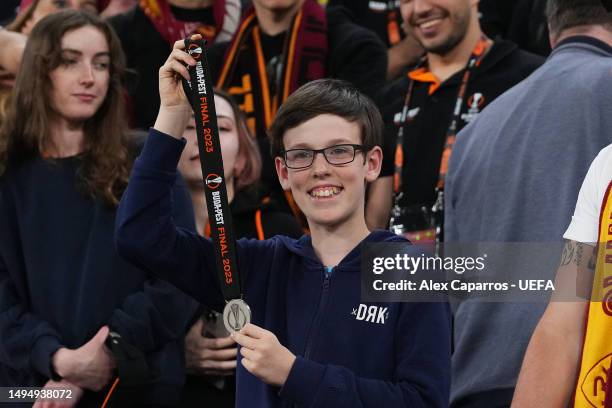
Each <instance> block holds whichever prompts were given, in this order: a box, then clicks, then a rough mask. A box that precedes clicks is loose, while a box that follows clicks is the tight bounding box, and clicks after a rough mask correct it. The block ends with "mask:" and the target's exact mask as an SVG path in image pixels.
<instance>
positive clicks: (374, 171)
mask: <svg viewBox="0 0 612 408" xmlns="http://www.w3.org/2000/svg"><path fill="white" fill-rule="evenodd" d="M382 159H383V152H382V149H381V148H380V146H374V147H373V148H372V149H371V150H370V151H369V152H368V153H367V154H366V162H365V163H364V166H366V181H368V182H372V181H374V180H376V179H377V178H378V175H379V174H380V169H381V167H382Z"/></svg>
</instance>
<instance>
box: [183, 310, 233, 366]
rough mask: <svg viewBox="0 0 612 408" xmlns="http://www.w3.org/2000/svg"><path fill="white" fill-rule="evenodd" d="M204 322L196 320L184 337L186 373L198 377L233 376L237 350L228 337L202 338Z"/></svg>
mask: <svg viewBox="0 0 612 408" xmlns="http://www.w3.org/2000/svg"><path fill="white" fill-rule="evenodd" d="M203 333H204V322H203V321H202V319H198V320H197V322H195V323H194V324H193V326H191V329H189V332H188V333H187V336H186V337H185V362H186V368H187V372H189V373H194V374H200V375H218V376H229V375H233V374H234V371H235V370H236V355H237V354H238V348H237V347H236V342H235V341H234V339H232V338H231V337H230V336H228V337H221V338H208V337H204V335H203Z"/></svg>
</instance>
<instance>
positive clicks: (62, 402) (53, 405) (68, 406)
mask: <svg viewBox="0 0 612 408" xmlns="http://www.w3.org/2000/svg"><path fill="white" fill-rule="evenodd" d="M43 388H44V389H45V390H61V391H65V390H70V391H72V393H71V394H70V396H69V397H66V396H65V398H64V399H58V400H40V399H39V400H36V402H35V403H34V405H32V408H72V407H76V406H77V404H78V403H79V400H80V399H81V397H82V396H83V393H84V392H85V391H84V390H83V389H82V388H81V387H79V386H77V385H74V384H71V383H69V382H68V381H66V380H61V381H53V380H49V381H47V383H46V384H45V386H44V387H43Z"/></svg>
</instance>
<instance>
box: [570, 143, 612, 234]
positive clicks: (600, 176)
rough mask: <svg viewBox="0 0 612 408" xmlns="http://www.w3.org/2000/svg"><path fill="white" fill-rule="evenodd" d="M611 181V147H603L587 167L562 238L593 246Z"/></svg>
mask: <svg viewBox="0 0 612 408" xmlns="http://www.w3.org/2000/svg"><path fill="white" fill-rule="evenodd" d="M610 180H612V145H608V146H606V147H604V148H603V149H602V150H601V151H600V152H599V154H598V155H597V157H596V158H595V160H593V163H591V167H589V171H588V172H587V175H586V177H585V178H584V181H583V182H582V187H580V193H579V194H578V202H576V210H574V216H573V217H572V222H571V223H570V225H569V227H568V228H567V230H566V231H565V234H564V235H563V238H565V239H570V240H572V241H576V242H582V243H585V244H592V245H595V244H596V243H597V241H598V238H599V213H600V212H601V204H602V201H603V199H604V195H605V194H606V189H607V188H608V184H610Z"/></svg>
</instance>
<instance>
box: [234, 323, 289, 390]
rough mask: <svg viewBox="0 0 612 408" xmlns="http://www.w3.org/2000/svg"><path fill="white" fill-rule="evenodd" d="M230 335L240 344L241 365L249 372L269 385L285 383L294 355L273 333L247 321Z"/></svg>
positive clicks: (279, 385)
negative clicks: (240, 328)
mask: <svg viewBox="0 0 612 408" xmlns="http://www.w3.org/2000/svg"><path fill="white" fill-rule="evenodd" d="M231 336H232V337H233V339H234V340H236V343H238V344H240V345H241V346H242V348H241V349H240V354H241V355H242V357H243V358H242V360H241V361H242V365H243V366H244V368H246V369H247V371H248V372H249V373H251V374H253V375H254V376H256V377H257V378H259V379H260V380H262V381H263V382H265V383H266V384H269V385H274V386H277V387H282V386H283V385H284V384H285V381H287V377H288V376H289V372H290V371H291V367H293V363H294V362H295V355H294V354H293V353H291V352H290V351H289V350H288V349H287V348H286V347H284V346H283V345H282V344H280V343H279V342H278V339H277V338H276V336H275V335H274V333H272V332H270V331H268V330H265V329H262V328H261V327H259V326H256V325H254V324H250V323H249V324H247V325H246V326H244V327H243V328H242V330H240V331H239V332H234V333H232V334H231Z"/></svg>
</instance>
